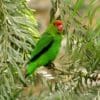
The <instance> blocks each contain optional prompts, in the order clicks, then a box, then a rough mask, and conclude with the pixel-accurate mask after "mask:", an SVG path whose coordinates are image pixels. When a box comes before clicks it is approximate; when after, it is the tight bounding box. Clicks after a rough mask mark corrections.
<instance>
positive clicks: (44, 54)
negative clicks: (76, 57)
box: [27, 24, 62, 75]
mask: <svg viewBox="0 0 100 100" xmlns="http://www.w3.org/2000/svg"><path fill="white" fill-rule="evenodd" d="M61 40H62V37H61V35H60V33H59V32H58V30H57V28H56V27H55V26H54V25H52V24H51V25H49V26H48V28H47V30H46V32H45V33H44V34H43V35H42V36H41V38H40V40H39V41H38V43H37V44H36V47H35V49H34V51H33V52H32V57H31V59H30V61H29V62H28V64H27V75H30V74H32V73H33V72H34V71H35V70H36V69H37V68H38V67H40V66H43V65H44V66H45V65H47V64H49V63H51V62H52V61H53V60H54V59H55V58H56V56H57V54H58V52H59V49H60V46H61Z"/></svg>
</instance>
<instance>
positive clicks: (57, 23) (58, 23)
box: [54, 20, 63, 25]
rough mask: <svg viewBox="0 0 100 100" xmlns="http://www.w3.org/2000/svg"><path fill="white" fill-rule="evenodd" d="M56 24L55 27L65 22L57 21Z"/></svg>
mask: <svg viewBox="0 0 100 100" xmlns="http://www.w3.org/2000/svg"><path fill="white" fill-rule="evenodd" d="M54 24H55V25H62V24H63V22H62V21H61V20H56V21H55V22H54Z"/></svg>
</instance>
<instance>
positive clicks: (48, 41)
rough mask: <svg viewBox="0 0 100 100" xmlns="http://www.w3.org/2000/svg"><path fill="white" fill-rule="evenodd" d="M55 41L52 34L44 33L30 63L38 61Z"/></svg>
mask: <svg viewBox="0 0 100 100" xmlns="http://www.w3.org/2000/svg"><path fill="white" fill-rule="evenodd" d="M53 41H54V39H53V36H52V35H51V34H47V33H44V34H43V35H42V37H41V38H40V40H39V41H38V43H37V44H36V47H35V49H34V51H33V52H32V57H31V59H30V61H29V62H32V61H34V60H36V59H37V58H38V57H40V56H41V54H43V53H44V52H45V51H46V50H48V49H49V47H50V46H51V45H52V43H53Z"/></svg>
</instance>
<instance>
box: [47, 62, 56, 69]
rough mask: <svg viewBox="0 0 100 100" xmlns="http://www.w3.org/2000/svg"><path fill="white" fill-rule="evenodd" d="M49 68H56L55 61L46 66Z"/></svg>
mask: <svg viewBox="0 0 100 100" xmlns="http://www.w3.org/2000/svg"><path fill="white" fill-rule="evenodd" d="M46 67H47V68H48V69H54V67H55V64H54V63H50V64H48V65H47V66H46Z"/></svg>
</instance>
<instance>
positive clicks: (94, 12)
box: [0, 0, 100, 100]
mask: <svg viewBox="0 0 100 100" xmlns="http://www.w3.org/2000/svg"><path fill="white" fill-rule="evenodd" d="M52 3H53V7H54V8H53V10H54V12H53V13H52V16H53V17H54V15H53V14H54V13H55V12H56V10H57V8H59V9H60V17H61V19H62V20H63V22H64V29H65V30H64V33H65V34H66V42H67V43H66V53H65V57H64V58H62V59H60V61H59V63H61V65H62V66H61V68H62V70H61V73H60V72H59V73H60V74H59V73H57V75H56V76H55V78H56V82H54V83H53V85H54V88H55V89H54V91H53V92H52V91H50V90H52V84H49V85H48V81H47V80H46V79H41V76H39V77H38V79H39V81H41V83H42V87H43V86H44V87H45V86H46V87H49V89H50V90H49V89H45V90H44V91H42V92H41V93H40V96H35V95H34V94H33V93H31V91H30V92H29V95H26V94H23V85H25V80H24V77H23V75H24V71H23V69H25V68H24V67H22V66H24V64H25V63H26V62H27V61H28V58H29V57H30V51H31V50H32V48H34V45H35V41H36V39H37V37H38V32H37V30H36V28H35V27H36V21H35V19H34V18H33V15H32V13H31V11H30V10H29V9H28V8H27V6H26V3H25V0H20V1H18V0H0V80H1V81H0V100H51V99H52V100H83V99H84V100H99V98H100V84H98V83H96V82H97V81H98V74H99V73H100V15H99V12H100V5H99V0H87V1H86V0H52ZM51 19H52V18H51ZM99 75H100V74H99ZM35 78H36V77H34V79H33V78H32V77H30V79H27V82H28V84H30V83H31V84H33V81H35ZM99 80H100V79H99ZM37 83H38V82H37ZM37 83H36V84H37ZM95 83H96V84H95ZM32 87H34V86H32ZM32 87H31V90H32V89H33V88H32ZM26 91H27V90H26ZM27 92H28V91H27ZM27 94H28V93H27Z"/></svg>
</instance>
